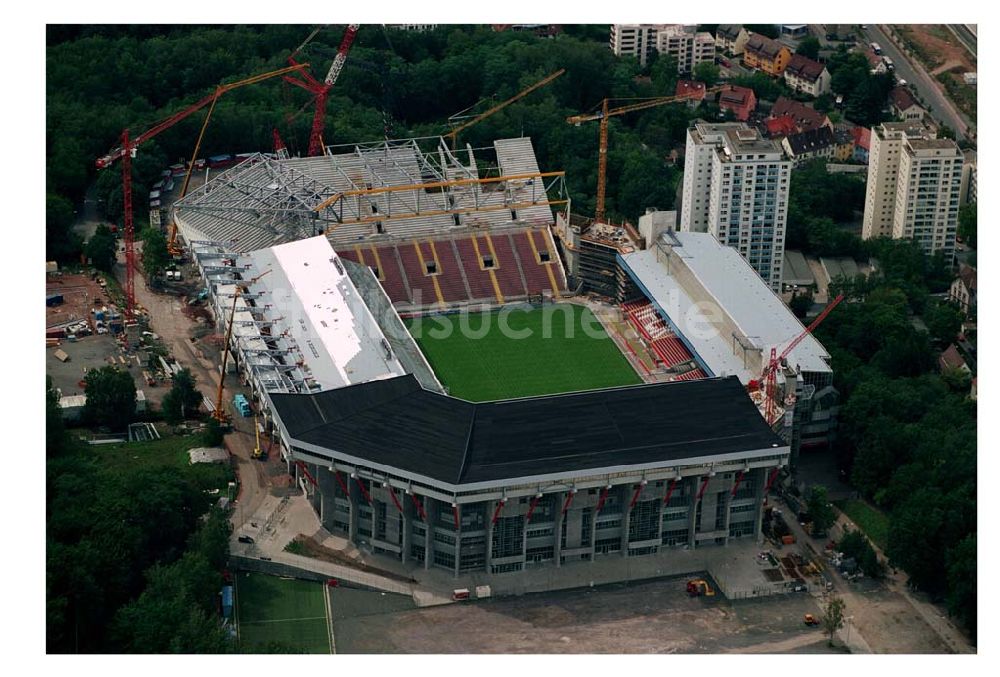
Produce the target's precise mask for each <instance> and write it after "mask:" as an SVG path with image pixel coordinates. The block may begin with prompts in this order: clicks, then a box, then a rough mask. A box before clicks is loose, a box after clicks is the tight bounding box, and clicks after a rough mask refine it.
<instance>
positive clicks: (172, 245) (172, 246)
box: [167, 63, 309, 256]
mask: <svg viewBox="0 0 1000 677" xmlns="http://www.w3.org/2000/svg"><path fill="white" fill-rule="evenodd" d="M308 67H309V64H307V63H300V64H296V65H294V66H288V67H286V68H279V69H278V70H276V71H271V72H269V73H261V74H260V75H254V76H253V77H250V78H246V79H244V80H239V81H237V82H230V83H229V84H226V85H219V86H218V87H216V88H215V92H214V93H213V94H212V95H211V96H210V97H207V98H206V99H204V100H203V101H205V102H206V103H208V104H209V106H208V113H207V114H206V115H205V121H204V122H203V123H202V124H201V132H199V134H198V140H197V141H195V144H194V152H193V153H192V154H191V161H190V162H188V168H187V173H186V174H185V175H184V183H183V184H182V185H181V194H180V197H178V198H177V199H178V200H180V199H181V198H183V197H184V196H185V195H187V191H188V185H189V184H190V183H191V172H192V171H193V170H194V163H195V160H196V159H197V158H198V151H199V150H200V149H201V140H202V139H203V138H204V137H205V130H206V129H208V122H209V120H211V119H212V111H214V110H215V104H216V103H217V102H218V101H219V97H220V96H222V95H223V94H225V93H226V92H231V91H233V90H234V89H239V88H240V87H244V86H246V85H253V84H256V83H258V82H263V81H264V80H269V79H271V78H275V77H278V76H279V75H288V74H289V73H294V72H296V71H301V70H304V69H306V68H308ZM167 251H169V252H170V255H171V256H179V255H180V254H181V248H180V246H179V245H178V244H177V221H176V220H175V219H171V221H170V237H169V238H168V240H167Z"/></svg>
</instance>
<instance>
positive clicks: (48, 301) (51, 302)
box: [45, 294, 63, 306]
mask: <svg viewBox="0 0 1000 677" xmlns="http://www.w3.org/2000/svg"><path fill="white" fill-rule="evenodd" d="M62 302H63V295H62V294H49V295H48V296H46V297H45V305H47V306H58V305H60V304H62Z"/></svg>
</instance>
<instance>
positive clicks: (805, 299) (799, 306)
mask: <svg viewBox="0 0 1000 677" xmlns="http://www.w3.org/2000/svg"><path fill="white" fill-rule="evenodd" d="M788 307H789V308H791V309H792V312H793V313H795V317H797V318H799V319H800V320H801V319H803V318H804V317H805V316H806V315H808V314H809V310H810V309H811V308H812V307H813V295H812V291H810V290H808V289H806V290H803V291H800V292H797V293H796V294H795V295H794V296H793V297H792V300H791V301H789V302H788Z"/></svg>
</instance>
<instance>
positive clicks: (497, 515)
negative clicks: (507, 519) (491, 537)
mask: <svg viewBox="0 0 1000 677" xmlns="http://www.w3.org/2000/svg"><path fill="white" fill-rule="evenodd" d="M505 503H507V499H506V498H501V499H500V500H499V502H497V509H496V510H494V511H493V519H492V520H491V521H490V524H496V523H497V520H498V519H500V511H501V510H503V506H504V504H505Z"/></svg>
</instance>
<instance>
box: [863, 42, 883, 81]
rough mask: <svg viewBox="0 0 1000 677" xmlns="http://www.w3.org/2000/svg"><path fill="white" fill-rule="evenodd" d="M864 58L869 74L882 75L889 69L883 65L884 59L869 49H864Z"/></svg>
mask: <svg viewBox="0 0 1000 677" xmlns="http://www.w3.org/2000/svg"><path fill="white" fill-rule="evenodd" d="M864 55H865V58H866V59H868V65H869V66H870V67H871V72H872V73H873V74H875V75H881V74H882V73H888V72H889V67H888V66H886V65H885V59H883V58H882V57H881V56H879V55H878V54H876V53H875V52H873V51H872V50H871V49H870V48H868V47H866V48H865V49H864Z"/></svg>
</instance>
